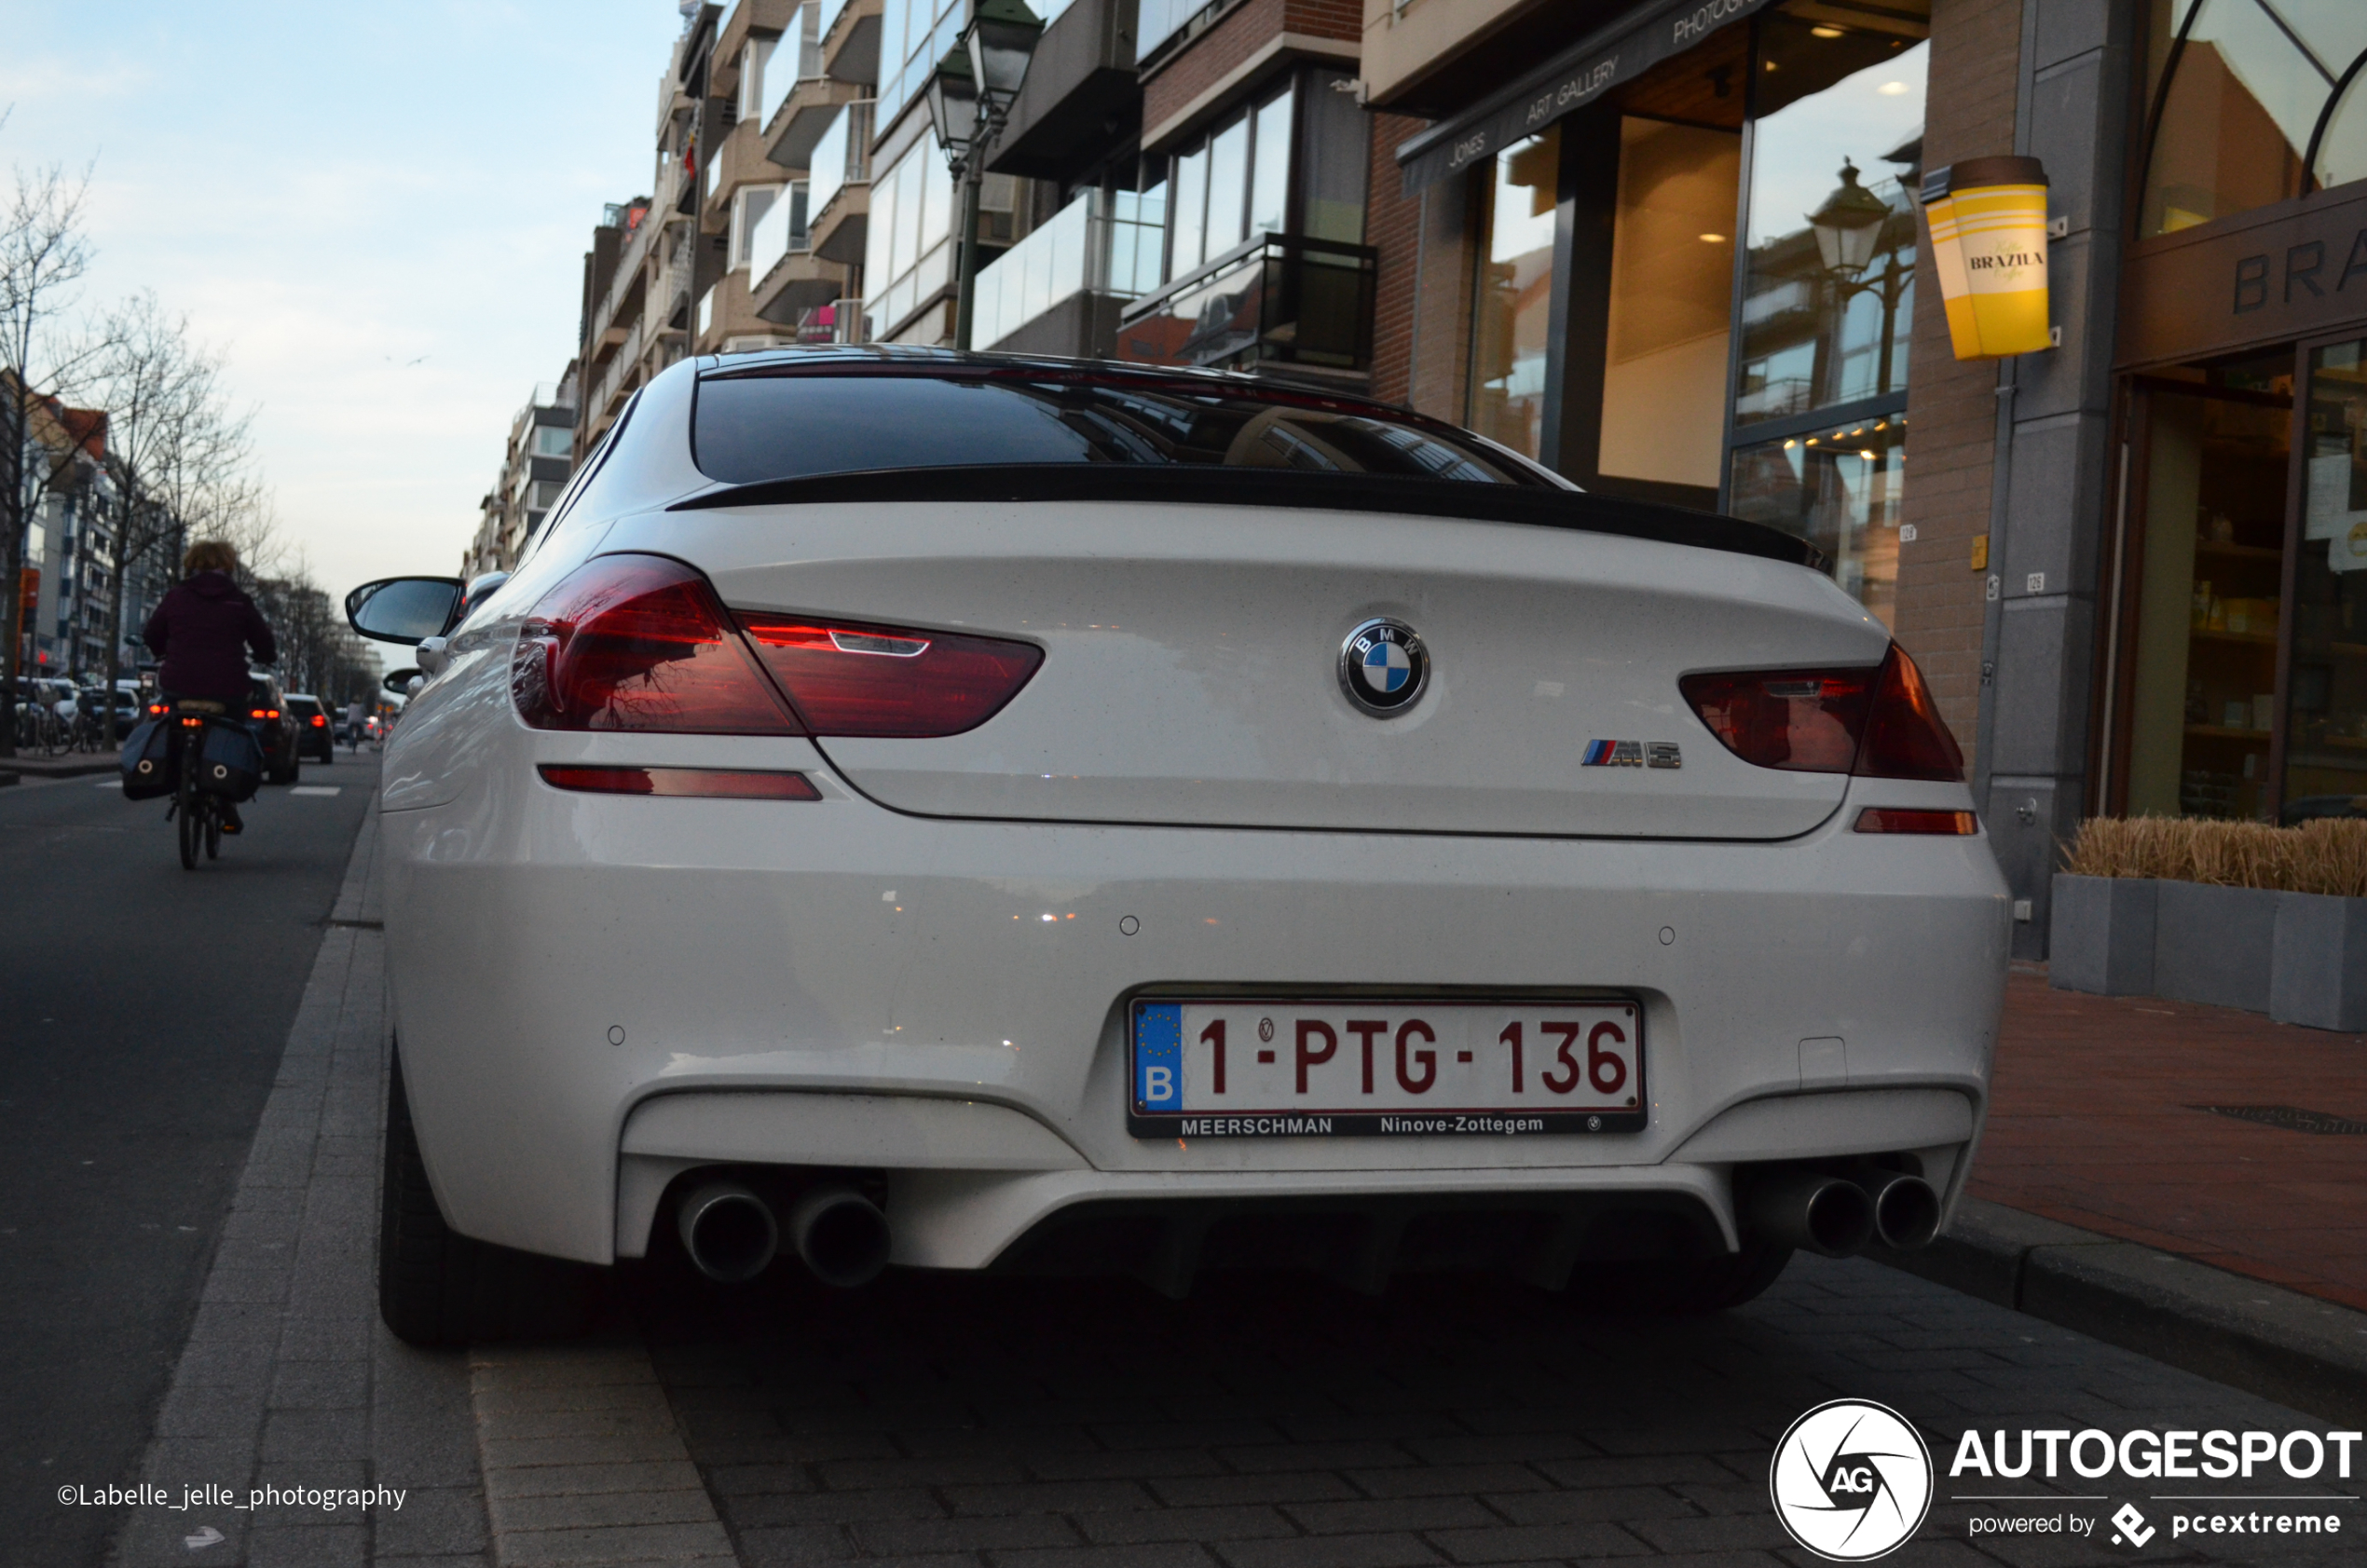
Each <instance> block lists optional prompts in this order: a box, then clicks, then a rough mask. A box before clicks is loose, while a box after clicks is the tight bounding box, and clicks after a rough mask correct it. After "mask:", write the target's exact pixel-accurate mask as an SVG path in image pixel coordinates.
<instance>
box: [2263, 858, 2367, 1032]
mask: <svg viewBox="0 0 2367 1568" xmlns="http://www.w3.org/2000/svg"><path fill="white" fill-rule="evenodd" d="M2268 1016H2270V1017H2272V1018H2274V1019H2276V1020H2277V1021H2278V1023H2280V1024H2306V1025H2308V1026H2309V1027H2310V1028H2311V1029H2341V1030H2343V1031H2345V1032H2346V1033H2352V1034H2356V1033H2360V1032H2362V1031H2367V898H2330V897H2328V896H2326V895H2325V894H2323V893H2278V895H2277V935H2276V965H2275V968H2274V969H2273V970H2272V971H2271V973H2270V975H2269V986H2268Z"/></svg>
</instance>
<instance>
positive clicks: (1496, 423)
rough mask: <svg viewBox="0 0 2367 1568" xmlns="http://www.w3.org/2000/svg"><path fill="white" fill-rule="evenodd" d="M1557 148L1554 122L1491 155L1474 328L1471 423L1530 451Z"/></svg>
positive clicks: (1540, 376) (1539, 424)
mask: <svg viewBox="0 0 2367 1568" xmlns="http://www.w3.org/2000/svg"><path fill="white" fill-rule="evenodd" d="M1561 148H1562V138H1561V130H1560V128H1559V127H1554V128H1553V129H1551V130H1547V131H1546V132H1545V133H1544V134H1543V135H1541V136H1532V137H1530V138H1529V139H1528V140H1526V141H1525V142H1520V143H1515V144H1514V145H1512V146H1511V147H1508V148H1506V149H1505V150H1504V151H1503V152H1501V153H1498V155H1497V156H1496V177H1495V179H1494V181H1493V182H1492V183H1491V184H1489V185H1488V186H1487V187H1486V202H1487V211H1486V217H1485V234H1486V241H1485V250H1483V251H1482V252H1481V264H1480V278H1479V289H1478V291H1477V292H1478V298H1477V301H1476V305H1475V308H1476V311H1477V318H1478V319H1477V320H1475V321H1474V323H1473V330H1472V333H1471V361H1472V362H1471V419H1470V423H1471V429H1475V430H1477V431H1479V432H1480V433H1481V434H1482V435H1485V436H1487V437H1489V438H1490V439H1491V440H1495V441H1500V442H1502V443H1504V444H1505V445H1507V446H1509V447H1511V448H1512V450H1514V451H1515V452H1519V453H1522V454H1524V455H1526V456H1527V457H1536V456H1537V455H1538V450H1539V438H1540V437H1541V435H1542V434H1543V424H1544V414H1545V332H1546V321H1547V319H1548V317H1549V316H1550V315H1551V311H1552V303H1553V200H1554V191H1555V185H1556V182H1557V180H1558V178H1559V174H1560V170H1561Z"/></svg>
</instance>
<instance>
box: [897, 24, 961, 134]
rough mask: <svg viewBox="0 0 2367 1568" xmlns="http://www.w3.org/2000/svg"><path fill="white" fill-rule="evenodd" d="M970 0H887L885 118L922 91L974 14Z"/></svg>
mask: <svg viewBox="0 0 2367 1568" xmlns="http://www.w3.org/2000/svg"><path fill="white" fill-rule="evenodd" d="M968 10H969V7H968V6H967V5H966V4H965V0H887V3H886V5H885V6H884V7H882V10H881V13H880V83H879V95H880V111H879V112H880V124H881V126H882V128H884V127H886V126H887V125H888V124H889V123H891V122H892V121H894V120H895V118H896V113H897V111H898V110H900V109H902V108H903V107H904V105H906V104H907V103H910V102H912V101H913V100H914V99H916V98H918V97H920V96H921V89H923V88H924V87H925V86H926V85H927V83H928V79H929V73H930V72H932V71H934V70H936V69H937V61H941V60H943V59H944V58H945V57H946V55H947V54H949V53H950V52H951V50H952V48H953V42H954V40H955V39H957V38H959V37H960V36H961V35H962V26H963V23H964V22H965V21H966V20H968Z"/></svg>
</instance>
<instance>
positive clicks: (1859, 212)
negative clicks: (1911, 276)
mask: <svg viewBox="0 0 2367 1568" xmlns="http://www.w3.org/2000/svg"><path fill="white" fill-rule="evenodd" d="M1840 177H1841V183H1840V186H1839V187H1838V188H1837V189H1835V190H1834V192H1833V194H1832V195H1830V196H1828V197H1827V198H1825V205H1824V206H1822V207H1819V208H1818V209H1816V211H1813V212H1811V213H1810V214H1809V215H1808V226H1809V227H1810V228H1812V229H1814V230H1815V231H1816V252H1817V254H1818V255H1819V256H1820V257H1822V258H1823V260H1824V263H1825V270H1826V271H1827V272H1830V273H1833V274H1835V275H1837V276H1839V277H1841V278H1855V277H1856V276H1857V275H1858V274H1859V273H1861V272H1864V271H1865V270H1866V268H1867V266H1868V265H1869V264H1870V263H1872V261H1873V259H1874V252H1875V251H1876V249H1877V248H1878V247H1879V246H1880V245H1881V236H1882V225H1884V224H1886V223H1888V222H1889V221H1890V215H1891V213H1890V203H1889V202H1887V201H1884V200H1883V199H1882V198H1881V197H1879V196H1876V195H1875V194H1874V193H1873V192H1872V191H1869V190H1868V189H1867V188H1866V187H1865V186H1863V185H1861V184H1858V183H1857V165H1855V164H1854V163H1852V162H1851V161H1850V160H1849V159H1847V158H1843V159H1841V169H1840Z"/></svg>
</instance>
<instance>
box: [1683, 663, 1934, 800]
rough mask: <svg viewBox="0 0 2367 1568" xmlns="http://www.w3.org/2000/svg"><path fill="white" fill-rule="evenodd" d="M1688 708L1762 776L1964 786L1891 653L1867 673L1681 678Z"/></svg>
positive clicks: (1913, 674) (1903, 666) (1925, 691)
mask: <svg viewBox="0 0 2367 1568" xmlns="http://www.w3.org/2000/svg"><path fill="white" fill-rule="evenodd" d="M1677 686H1678V688H1679V689H1682V690H1683V692H1684V693H1685V701H1686V702H1689V703H1690V704H1691V705H1692V709H1693V712H1694V713H1695V714H1696V715H1698V716H1700V718H1701V721H1702V722H1703V724H1704V725H1706V726H1708V728H1709V731H1710V733H1711V734H1713V735H1716V736H1717V738H1718V740H1720V741H1721V742H1723V743H1725V746H1726V749H1727V750H1729V751H1731V752H1732V753H1733V754H1734V755H1735V756H1736V757H1741V758H1742V759H1743V760H1744V761H1745V762H1751V763H1756V764H1758V766H1759V767H1761V768H1782V769H1786V770H1792V771H1796V772H1808V773H1854V774H1856V775H1857V776H1859V777H1860V778H1869V779H1940V780H1947V781H1950V782H1954V781H1961V780H1962V779H1963V776H1964V755H1963V752H1961V751H1959V750H1958V749H1957V746H1956V738H1955V737H1954V736H1952V735H1950V733H1949V732H1948V726H1947V724H1946V723H1945V722H1944V721H1943V720H1942V719H1941V718H1940V716H1939V708H1938V705H1937V704H1936V703H1935V702H1933V701H1932V694H1931V689H1930V688H1929V687H1927V686H1925V685H1924V684H1923V676H1922V672H1921V671H1919V670H1917V669H1916V668H1915V661H1913V660H1912V659H1909V657H1907V654H1906V652H1905V650H1903V649H1902V648H1899V647H1898V646H1897V645H1896V644H1893V645H1892V647H1891V650H1890V654H1889V657H1887V658H1885V659H1884V660H1883V661H1882V662H1881V664H1880V665H1879V666H1876V667H1874V668H1871V669H1853V670H1752V671H1746V672H1722V673H1719V674H1716V675H1687V676H1685V677H1684V678H1683V679H1681V680H1679V681H1678V682H1677Z"/></svg>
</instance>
